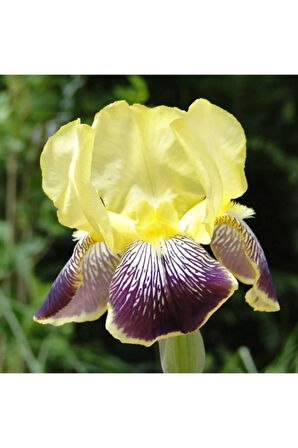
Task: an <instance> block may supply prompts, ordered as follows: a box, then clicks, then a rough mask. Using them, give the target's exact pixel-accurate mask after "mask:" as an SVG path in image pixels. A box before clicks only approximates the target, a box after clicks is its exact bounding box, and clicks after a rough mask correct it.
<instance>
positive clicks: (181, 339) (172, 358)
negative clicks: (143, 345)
mask: <svg viewBox="0 0 298 448" xmlns="http://www.w3.org/2000/svg"><path fill="white" fill-rule="evenodd" d="M158 344H159V354H160V362H161V367H162V370H163V373H202V372H203V369H204V365H205V347H204V341H203V338H202V336H201V333H200V331H199V330H197V331H194V332H193V333H189V334H186V335H183V336H174V337H171V338H167V339H161V340H159V341H158Z"/></svg>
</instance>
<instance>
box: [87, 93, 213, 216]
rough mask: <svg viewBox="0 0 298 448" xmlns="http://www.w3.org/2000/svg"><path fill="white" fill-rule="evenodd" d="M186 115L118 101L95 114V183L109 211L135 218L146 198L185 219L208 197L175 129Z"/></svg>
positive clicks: (93, 171)
mask: <svg viewBox="0 0 298 448" xmlns="http://www.w3.org/2000/svg"><path fill="white" fill-rule="evenodd" d="M184 114H185V112H183V111H181V110H179V109H177V108H169V107H165V106H160V107H155V108H152V109H151V108H147V107H145V106H141V105H138V104H136V105H133V106H129V105H128V104H127V103H126V102H125V101H118V102H115V103H113V104H111V105H109V106H107V107H105V108H104V109H102V110H101V111H100V112H99V113H98V114H97V115H96V116H95V120H94V122H93V125H92V127H93V129H94V130H95V142H94V153H93V160H92V182H93V184H94V185H95V186H96V188H97V190H98V191H100V192H101V195H102V197H103V200H104V203H105V205H106V207H107V209H108V210H109V211H112V212H114V213H119V214H122V215H125V216H127V217H129V218H132V219H136V217H137V213H138V210H139V206H140V204H141V203H142V202H144V201H146V202H147V203H148V204H150V205H151V206H152V207H153V209H155V210H157V208H158V207H159V204H160V203H161V202H168V203H171V204H172V205H173V207H174V208H175V210H176V212H177V213H178V216H179V218H180V217H181V216H183V214H184V213H185V212H186V211H187V210H188V209H189V208H190V207H192V206H194V205H195V204H196V203H197V202H198V201H199V200H201V199H202V198H203V197H204V195H205V192H204V191H203V189H202V186H201V182H200V179H199V177H198V176H196V173H195V169H194V167H193V164H192V163H190V162H189V158H188V156H187V154H186V153H185V151H184V150H183V148H182V146H181V145H180V144H179V143H178V142H177V139H176V137H175V134H174V133H173V131H172V130H171V128H170V123H171V122H172V121H173V120H174V119H177V118H179V117H182V116H184ZM165 213H166V214H167V211H166V210H165ZM165 219H166V218H165Z"/></svg>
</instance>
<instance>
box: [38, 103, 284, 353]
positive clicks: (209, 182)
mask: <svg viewBox="0 0 298 448" xmlns="http://www.w3.org/2000/svg"><path fill="white" fill-rule="evenodd" d="M245 157H246V139H245V134H244V131H243V129H242V127H241V125H240V123H239V122H238V121H237V120H236V118H235V117H233V115H231V114H230V113H228V112H226V111H224V110H223V109H221V108H219V107H217V106H215V105H213V104H211V103H210V102H209V101H207V100H204V99H199V100H196V101H195V102H194V103H193V104H192V105H191V106H190V108H189V109H188V111H187V112H186V111H183V110H180V109H178V108H171V107H165V106H159V107H154V108H148V107H145V106H143V105H140V104H134V105H128V104H127V103H126V102H125V101H117V102H114V103H112V104H110V105H108V106H106V107H105V108H103V109H102V110H101V111H100V112H98V113H97V114H96V115H95V118H94V121H93V124H92V126H88V125H86V124H81V122H80V119H77V120H75V121H72V122H70V123H68V124H66V125H65V126H62V127H61V128H60V129H59V130H58V131H57V132H56V134H55V135H53V136H52V137H51V138H49V140H48V141H47V143H46V145H45V148H44V150H43V152H42V155H41V169H42V176H43V189H44V191H45V193H46V194H47V195H48V196H49V198H50V199H51V200H52V201H53V203H54V205H55V206H56V208H57V214H58V219H59V222H60V223H61V224H63V225H64V226H67V227H70V228H73V229H76V231H75V233H74V237H75V239H76V240H77V243H76V246H75V248H74V251H73V255H72V257H71V258H70V260H69V261H68V263H67V264H66V265H65V267H64V268H63V269H62V271H61V272H60V274H59V275H58V277H57V279H56V280H55V282H54V284H53V286H52V288H51V289H50V292H49V294H48V296H47V298H46V299H45V301H44V303H43V304H42V306H41V307H40V309H39V310H38V311H37V313H36V314H35V316H34V319H35V320H36V321H38V322H40V323H44V324H46V323H49V324H53V325H62V324H65V323H67V322H83V321H91V320H95V319H98V318H99V317H100V316H101V315H103V314H104V313H105V312H106V311H107V320H106V328H107V330H108V331H109V332H110V333H111V334H112V335H113V336H114V337H115V338H117V339H119V340H120V341H121V342H126V343H137V344H143V345H145V346H150V345H151V344H153V343H154V342H155V341H156V340H159V339H163V338H166V337H171V336H176V335H182V334H187V333H190V332H193V331H195V330H196V329H198V328H200V327H201V326H202V325H203V324H204V323H205V322H206V321H207V319H208V318H209V317H210V316H211V315H212V314H213V313H214V312H215V311H216V310H217V309H218V308H219V307H220V306H221V305H222V304H223V303H224V302H225V301H226V300H227V299H228V298H229V297H230V296H231V295H232V294H233V292H234V291H235V290H236V289H237V287H238V282H237V280H236V278H237V279H239V280H240V281H241V282H243V283H246V284H248V285H251V288H250V289H249V290H248V292H247V293H246V296H245V298H246V301H247V302H248V303H249V304H250V305H251V306H252V307H253V308H254V309H255V310H259V311H277V310H278V309H279V305H278V302H277V299H276V295H275V292H274V288H273V285H272V281H271V277H270V273H269V270H268V265H267V262H266V258H265V255H264V252H263V250H262V248H261V246H260V244H259V242H258V240H257V238H256V236H255V235H254V233H253V232H252V230H251V229H250V228H249V227H248V225H247V224H246V222H245V221H244V219H245V218H249V217H251V216H252V215H253V213H254V212H253V210H252V209H250V208H247V207H245V206H244V205H240V204H238V203H235V202H234V201H233V199H236V198H238V197H240V196H241V195H243V193H244V192H245V191H246V189H247V182H246V177H245V173H244V165H245ZM201 244H203V245H206V244H210V245H211V248H212V251H213V253H214V255H215V257H216V259H215V258H213V257H211V256H210V255H209V253H208V252H207V251H206V250H205V249H204V248H203V247H202V245H201Z"/></svg>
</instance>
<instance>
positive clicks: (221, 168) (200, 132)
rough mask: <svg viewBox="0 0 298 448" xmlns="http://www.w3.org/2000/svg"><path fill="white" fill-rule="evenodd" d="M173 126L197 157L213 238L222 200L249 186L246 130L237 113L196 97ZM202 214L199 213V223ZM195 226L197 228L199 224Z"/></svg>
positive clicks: (179, 137) (183, 143) (193, 155)
mask: <svg viewBox="0 0 298 448" xmlns="http://www.w3.org/2000/svg"><path fill="white" fill-rule="evenodd" d="M171 127H172V129H173V130H174V132H175V134H176V136H177V138H178V139H179V141H180V142H181V144H182V145H183V147H184V149H185V151H186V152H187V154H188V155H190V156H192V157H193V161H194V162H193V163H194V164H195V165H196V168H197V175H198V177H199V178H200V180H201V183H202V186H203V188H204V190H205V191H206V218H205V223H206V224H207V225H208V224H209V231H210V232H211V233H210V234H209V241H210V237H211V235H212V228H213V225H214V221H215V218H216V216H217V214H218V211H219V209H220V207H221V205H222V203H227V202H228V201H229V200H230V199H232V198H237V197H239V196H241V195H242V194H243V193H244V192H245V190H246V188H247V182H246V178H245V173H244V163H245V156H246V139H245V134H244V131H243V129H242V127H241V125H240V123H239V122H238V121H237V120H236V118H235V117H233V115H231V114H230V113H228V112H226V111H224V110H223V109H221V108H220V107H218V106H215V105H213V104H211V103H210V102H209V101H207V100H204V99H200V100H196V101H195V102H194V103H193V104H192V105H191V106H190V108H189V110H188V112H187V113H186V114H185V115H184V116H183V117H181V118H179V119H177V120H175V121H174V122H173V123H172V124H171ZM193 215H194V214H193ZM194 218H195V216H194ZM201 218H202V217H201V214H200V213H199V214H198V218H197V219H198V223H199V222H200V220H201ZM192 226H193V228H195V227H196V224H195V223H193V224H192ZM190 234H191V236H193V237H196V236H195V235H194V234H192V233H191V232H190Z"/></svg>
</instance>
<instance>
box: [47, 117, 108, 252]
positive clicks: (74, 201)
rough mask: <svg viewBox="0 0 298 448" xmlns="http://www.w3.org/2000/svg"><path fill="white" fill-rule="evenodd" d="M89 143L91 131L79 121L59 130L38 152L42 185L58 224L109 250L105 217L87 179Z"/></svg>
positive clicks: (92, 140) (91, 141)
mask: <svg viewBox="0 0 298 448" xmlns="http://www.w3.org/2000/svg"><path fill="white" fill-rule="evenodd" d="M93 142H94V130H93V129H92V128H91V127H90V126H87V125H82V124H80V120H79V119H78V120H75V121H72V122H70V123H68V124H67V125H65V126H62V127H61V128H60V129H59V130H58V131H57V132H56V134H54V135H53V136H52V137H51V138H50V139H49V140H48V142H47V143H46V145H45V148H44V150H43V152H42V155H41V169H42V185H43V189H44V191H45V193H46V194H47V195H48V196H49V197H50V199H52V201H53V202H54V205H55V206H56V207H57V209H58V212H57V214H58V219H59V222H60V223H61V224H63V225H65V226H67V227H71V228H76V229H78V230H83V231H87V232H88V233H90V234H91V235H92V237H94V238H95V239H96V240H98V241H100V240H103V239H105V240H106V242H107V243H108V244H109V245H111V246H112V229H111V226H110V223H109V219H108V214H107V211H106V209H105V207H104V205H103V204H102V201H101V199H100V197H99V196H98V194H97V191H96V189H95V188H94V187H93V185H92V184H91V179H90V177H91V175H90V173H91V160H92V151H93Z"/></svg>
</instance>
